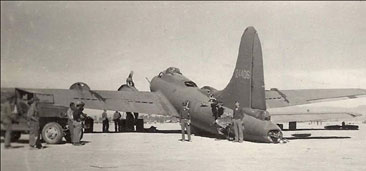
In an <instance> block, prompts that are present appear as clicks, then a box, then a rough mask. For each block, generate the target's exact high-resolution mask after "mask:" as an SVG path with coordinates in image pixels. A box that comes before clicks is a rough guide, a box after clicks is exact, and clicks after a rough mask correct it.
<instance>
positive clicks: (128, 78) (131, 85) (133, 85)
mask: <svg viewBox="0 0 366 171" xmlns="http://www.w3.org/2000/svg"><path fill="white" fill-rule="evenodd" d="M132 76H133V71H131V72H130V74H129V75H128V77H127V79H126V84H127V85H128V86H130V87H135V83H134V82H133V80H132Z"/></svg>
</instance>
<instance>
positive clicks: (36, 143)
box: [27, 97, 42, 149]
mask: <svg viewBox="0 0 366 171" xmlns="http://www.w3.org/2000/svg"><path fill="white" fill-rule="evenodd" d="M38 102H39V99H38V98H37V97H33V99H32V100H31V101H30V103H31V106H30V107H29V109H28V112H27V118H28V126H29V146H30V148H38V149H40V148H42V144H41V142H40V133H39V129H40V128H39V108H38Z"/></svg>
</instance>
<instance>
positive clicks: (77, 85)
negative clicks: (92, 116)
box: [69, 82, 90, 91]
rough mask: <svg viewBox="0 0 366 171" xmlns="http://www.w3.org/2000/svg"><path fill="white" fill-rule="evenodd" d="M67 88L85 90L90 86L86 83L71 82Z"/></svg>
mask: <svg viewBox="0 0 366 171" xmlns="http://www.w3.org/2000/svg"><path fill="white" fill-rule="evenodd" d="M69 89H70V90H79V91H85V90H86V91H89V90H90V87H89V86H88V84H86V83H83V82H77V83H74V84H72V85H71V86H70V88H69Z"/></svg>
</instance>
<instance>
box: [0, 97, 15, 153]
mask: <svg viewBox="0 0 366 171" xmlns="http://www.w3.org/2000/svg"><path fill="white" fill-rule="evenodd" d="M15 104H16V97H15V96H10V97H6V98H3V97H2V98H1V124H3V126H4V128H5V130H6V132H5V140H4V146H5V148H6V149H8V148H10V147H11V145H10V142H11V133H12V123H13V122H14V121H16V119H17V115H18V111H17V107H16V105H15Z"/></svg>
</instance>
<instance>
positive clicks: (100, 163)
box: [1, 122, 366, 171]
mask: <svg viewBox="0 0 366 171" xmlns="http://www.w3.org/2000/svg"><path fill="white" fill-rule="evenodd" d="M328 124H329V123H328ZM338 124H340V123H338ZM153 125H154V126H156V127H157V128H158V129H159V130H179V129H180V126H179V124H176V123H166V124H153ZM324 125H326V124H325V123H323V124H322V125H316V124H312V125H309V123H302V124H298V128H310V127H312V128H323V126H324ZM358 125H359V126H360V130H348V131H346V130H343V131H332V130H303V131H285V132H284V135H285V137H287V138H289V142H288V143H286V144H263V143H253V142H244V143H241V144H240V143H233V142H231V141H227V140H223V139H215V138H207V137H200V136H192V142H181V141H178V140H179V139H180V138H181V135H180V134H179V133H175V132H176V131H166V132H165V133H92V134H90V133H89V134H84V138H83V141H85V142H86V144H85V145H84V146H73V145H71V144H58V145H48V144H46V148H44V149H41V150H30V149H29V148H28V144H27V143H28V135H22V137H21V139H20V141H19V142H17V143H13V144H12V146H14V148H12V149H4V144H3V139H2V141H1V142H2V143H1V170H2V171H8V170H9V171H18V170H19V171H59V170H60V171H62V170H65V171H69V170H131V171H132V170H133V171H136V170H159V171H160V170H169V171H170V170H207V171H212V170H220V171H222V170H267V169H270V170H281V171H283V170H296V171H301V170H321V171H326V170H329V171H330V170H342V171H344V170H357V171H359V170H366V164H365V163H366V130H365V129H366V124H362V123H360V122H359V123H358ZM150 126H151V125H150V124H145V128H148V127H150ZM285 128H286V126H285ZM112 129H114V125H113V124H110V130H112ZM94 130H95V131H99V130H101V125H99V124H95V127H94ZM296 133H301V134H302V133H311V136H310V137H308V138H307V139H298V138H294V137H293V136H292V134H296Z"/></svg>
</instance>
